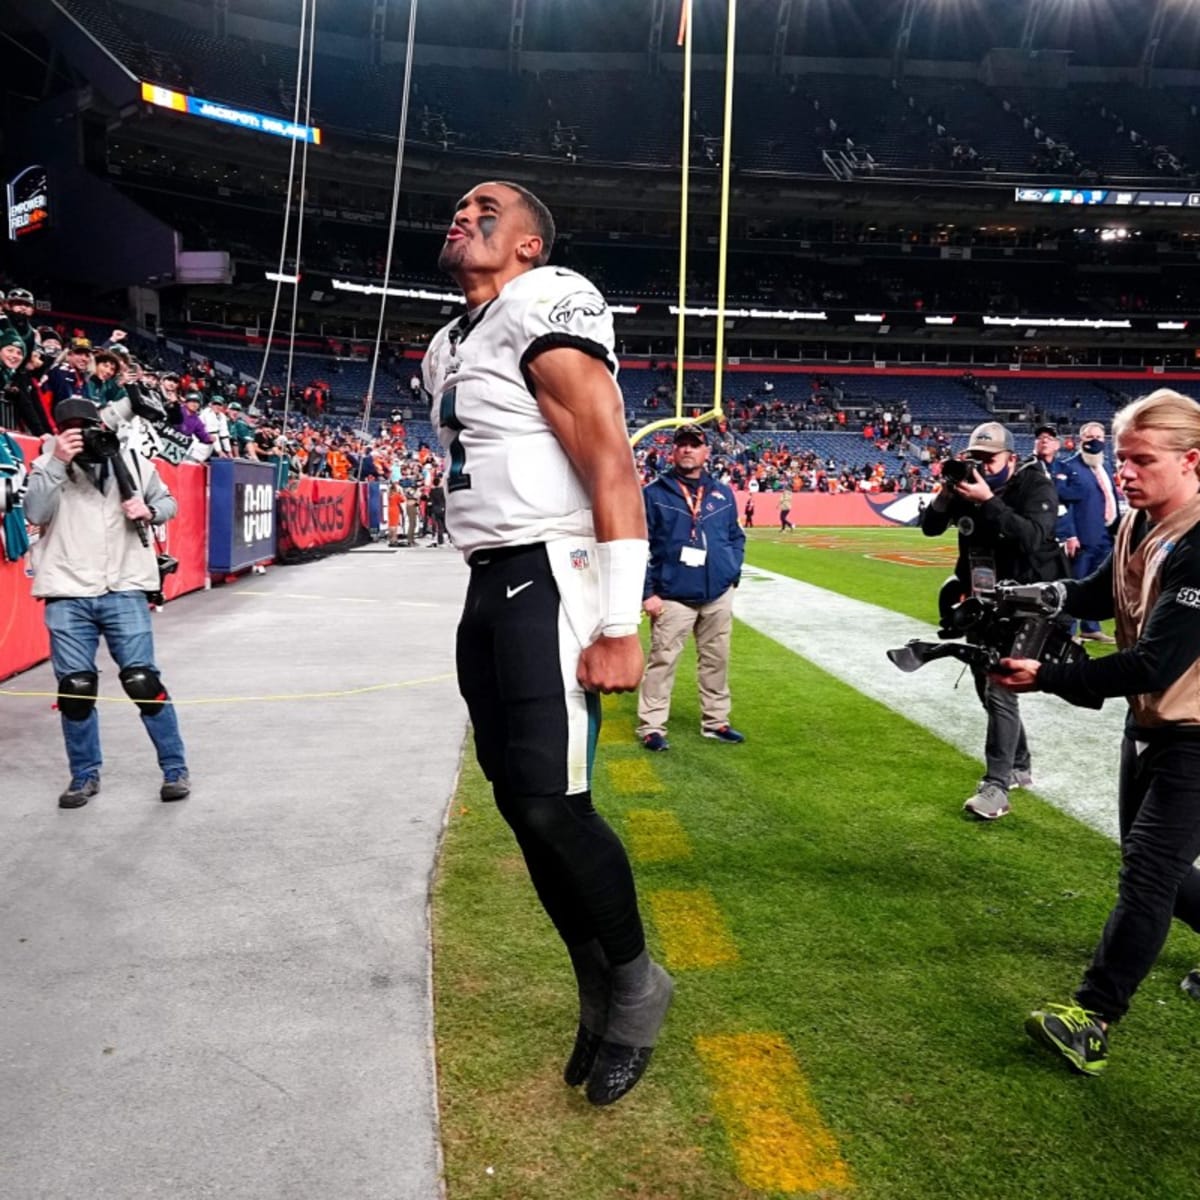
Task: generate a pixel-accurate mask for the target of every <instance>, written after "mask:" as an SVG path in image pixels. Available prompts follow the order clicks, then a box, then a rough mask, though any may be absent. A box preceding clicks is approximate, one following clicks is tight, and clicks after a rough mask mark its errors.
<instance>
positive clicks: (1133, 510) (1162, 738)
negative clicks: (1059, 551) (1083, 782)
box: [992, 388, 1200, 1075]
mask: <svg viewBox="0 0 1200 1200" xmlns="http://www.w3.org/2000/svg"><path fill="white" fill-rule="evenodd" d="M1113 433H1114V435H1115V437H1116V442H1117V459H1118V463H1119V466H1118V470H1117V479H1118V481H1119V482H1120V484H1121V487H1122V489H1123V491H1124V493H1125V498H1126V500H1127V501H1128V503H1129V509H1130V511H1128V512H1127V513H1126V514H1125V515H1124V516H1123V517H1122V518H1121V522H1120V525H1119V527H1118V531H1117V537H1116V544H1115V546H1114V548H1113V552H1112V554H1111V555H1110V556H1109V558H1108V559H1107V560H1106V561H1105V562H1104V564H1103V565H1102V566H1101V567H1100V568H1099V569H1098V570H1097V571H1095V572H1094V573H1093V574H1092V575H1089V576H1088V577H1087V578H1086V579H1082V580H1071V581H1068V582H1064V583H1062V584H1060V585H1059V586H1060V588H1061V589H1062V591H1063V596H1064V607H1065V609H1066V611H1067V612H1069V613H1070V614H1071V615H1072V616H1076V617H1081V618H1089V617H1091V618H1094V619H1103V618H1106V617H1113V616H1115V617H1116V621H1117V646H1118V652H1117V653H1115V654H1112V655H1110V656H1108V657H1106V658H1096V659H1084V660H1082V661H1080V662H1078V663H1075V664H1074V665H1061V664H1059V665H1056V664H1046V663H1043V664H1040V665H1039V664H1038V663H1037V662H1033V661H1030V660H1028V659H1023V658H1006V659H1003V660H1002V661H1001V664H1000V665H1001V668H1002V670H1003V671H1004V672H1005V673H1004V674H997V675H995V676H993V679H992V682H993V684H994V685H995V686H997V687H999V688H1003V689H1005V690H1006V691H1008V692H1010V693H1013V694H1015V693H1017V692H1028V691H1043V692H1050V693H1051V694H1053V695H1056V696H1060V697H1061V698H1062V699H1064V700H1067V701H1068V702H1070V703H1072V704H1090V705H1091V706H1092V707H1094V706H1095V704H1096V702H1097V701H1098V700H1100V699H1102V698H1104V697H1115V696H1124V697H1126V698H1127V700H1128V703H1129V712H1128V715H1127V718H1126V725H1125V737H1124V741H1123V743H1122V746H1121V761H1120V777H1119V802H1118V804H1119V825H1120V833H1121V858H1122V866H1121V872H1120V876H1119V883H1118V888H1117V902H1116V905H1115V907H1114V908H1113V910H1112V913H1111V914H1110V915H1109V918H1108V922H1107V924H1106V925H1105V927H1104V932H1103V934H1102V936H1101V939H1100V944H1099V946H1098V947H1097V948H1096V951H1095V953H1094V955H1093V957H1092V961H1091V965H1090V966H1089V967H1088V969H1087V971H1086V972H1085V973H1084V977H1083V982H1082V984H1081V985H1080V986H1079V988H1078V990H1077V991H1076V993H1075V1003H1074V1004H1071V1005H1065V1006H1060V1005H1049V1006H1048V1011H1044V1012H1035V1013H1033V1014H1032V1015H1031V1016H1030V1017H1029V1019H1028V1020H1027V1021H1026V1023H1025V1028H1026V1030H1027V1031H1028V1032H1029V1034H1030V1036H1032V1037H1033V1038H1035V1039H1036V1040H1037V1041H1039V1042H1041V1043H1042V1044H1043V1045H1045V1046H1047V1047H1049V1048H1050V1049H1051V1050H1053V1051H1054V1052H1056V1053H1058V1054H1061V1055H1062V1056H1063V1057H1064V1058H1065V1059H1066V1060H1067V1061H1068V1063H1070V1065H1071V1066H1072V1068H1074V1069H1075V1070H1076V1071H1079V1072H1081V1073H1084V1074H1089V1075H1095V1074H1098V1073H1099V1072H1100V1071H1101V1070H1103V1068H1104V1066H1105V1064H1106V1062H1107V1055H1108V1043H1107V1037H1106V1033H1107V1030H1108V1026H1109V1025H1110V1024H1111V1023H1112V1022H1113V1021H1117V1020H1120V1018H1121V1017H1123V1016H1124V1015H1125V1013H1126V1011H1127V1010H1128V1008H1129V1003H1130V1000H1131V998H1132V996H1133V993H1134V992H1135V991H1136V990H1137V988H1138V986H1139V984H1140V983H1141V982H1142V980H1143V979H1145V977H1146V975H1147V974H1148V973H1149V971H1150V968H1151V967H1152V966H1153V965H1154V961H1155V959H1157V957H1158V954H1159V951H1160V950H1161V949H1162V947H1163V943H1164V942H1165V941H1166V939H1167V933H1168V930H1169V928H1170V925H1171V917H1172V916H1173V915H1174V916H1176V917H1178V918H1179V919H1180V920H1181V921H1183V922H1184V923H1185V924H1187V925H1189V926H1191V928H1192V929H1195V930H1197V931H1200V870H1197V869H1196V866H1195V865H1194V864H1195V862H1196V859H1197V858H1198V857H1200V406H1198V405H1197V404H1196V403H1195V401H1193V400H1190V399H1189V398H1188V397H1186V396H1182V395H1180V394H1179V393H1178V392H1173V391H1171V390H1169V389H1166V388H1163V389H1160V390H1159V391H1156V392H1152V393H1151V394H1150V395H1149V396H1144V397H1142V398H1141V399H1140V400H1136V401H1134V402H1133V403H1132V404H1130V405H1128V406H1127V407H1126V408H1124V409H1122V410H1121V411H1120V412H1119V413H1117V415H1116V417H1115V419H1114V421H1113ZM1197 984H1200V974H1198V973H1197V972H1196V971H1193V972H1191V973H1190V974H1189V975H1188V978H1187V979H1186V980H1184V988H1185V990H1188V991H1189V992H1192V994H1193V995H1195V994H1196V992H1195V991H1194V990H1193V988H1195V987H1196V985H1197Z"/></svg>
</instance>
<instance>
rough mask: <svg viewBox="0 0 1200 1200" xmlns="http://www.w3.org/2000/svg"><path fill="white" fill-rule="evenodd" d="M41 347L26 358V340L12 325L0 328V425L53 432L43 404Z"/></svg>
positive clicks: (30, 430)
mask: <svg viewBox="0 0 1200 1200" xmlns="http://www.w3.org/2000/svg"><path fill="white" fill-rule="evenodd" d="M41 364H42V358H41V349H40V347H37V346H35V347H34V349H33V352H32V353H30V354H29V355H28V357H26V352H25V342H24V341H23V340H22V338H21V335H20V334H19V333H18V332H17V331H16V330H15V329H13V328H12V327H10V326H5V327H0V394H2V396H3V402H4V403H3V413H2V415H0V428H8V429H20V430H23V431H24V432H25V433H29V434H32V435H33V436H35V437H40V436H41V435H42V434H46V433H50V432H52V425H51V422H50V420H49V418H48V417H47V415H46V410H45V408H44V407H43V403H42V394H41V388H40V380H41V379H42V377H43V372H42V370H41Z"/></svg>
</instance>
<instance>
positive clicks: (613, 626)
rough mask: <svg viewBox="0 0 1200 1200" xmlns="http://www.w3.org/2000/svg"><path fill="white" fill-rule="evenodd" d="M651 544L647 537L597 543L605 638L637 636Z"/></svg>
mask: <svg viewBox="0 0 1200 1200" xmlns="http://www.w3.org/2000/svg"><path fill="white" fill-rule="evenodd" d="M649 557H650V544H649V542H647V541H646V540H645V539H644V538H622V539H621V540H620V541H617V542H597V543H596V561H597V563H599V566H600V632H601V633H602V634H603V635H604V636H605V637H614V638H615V637H629V635H630V634H633V633H637V627H638V621H639V620H640V619H641V614H642V591H643V589H644V588H645V585H646V562H647V560H648V559H649Z"/></svg>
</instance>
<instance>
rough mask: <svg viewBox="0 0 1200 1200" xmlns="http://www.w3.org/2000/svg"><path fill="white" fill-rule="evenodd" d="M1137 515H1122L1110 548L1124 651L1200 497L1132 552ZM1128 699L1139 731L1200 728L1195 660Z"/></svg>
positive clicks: (1197, 516)
mask: <svg viewBox="0 0 1200 1200" xmlns="http://www.w3.org/2000/svg"><path fill="white" fill-rule="evenodd" d="M1138 515H1139V514H1138V513H1136V512H1128V513H1126V514H1125V517H1124V519H1123V520H1122V521H1121V526H1120V528H1119V529H1118V531H1117V542H1116V545H1115V546H1114V547H1113V601H1114V611H1115V612H1116V615H1117V646H1118V647H1119V648H1120V649H1121V650H1127V649H1129V647H1130V646H1132V645H1133V644H1134V643H1135V642H1136V641H1137V640H1138V638H1139V637H1140V636H1141V633H1142V629H1143V627H1144V626H1145V623H1146V621H1147V620H1148V619H1149V616H1150V614H1151V613H1152V612H1153V611H1154V606H1155V604H1156V603H1157V602H1158V596H1159V591H1160V588H1161V584H1162V568H1163V564H1164V562H1165V561H1166V558H1167V555H1168V554H1170V553H1171V551H1172V550H1173V549H1174V548H1175V546H1176V545H1177V544H1178V542H1179V540H1180V539H1181V538H1182V537H1184V536H1185V535H1186V534H1187V533H1188V531H1189V530H1191V529H1192V528H1193V526H1195V525H1196V524H1197V523H1200V495H1197V496H1196V497H1195V499H1193V500H1189V501H1188V503H1187V504H1185V505H1184V506H1183V507H1182V508H1180V509H1177V510H1176V511H1175V512H1173V513H1172V514H1171V515H1170V516H1169V517H1167V518H1166V519H1165V520H1163V521H1160V522H1159V523H1158V524H1157V525H1155V526H1154V528H1153V529H1151V530H1150V532H1149V533H1148V534H1147V535H1146V536H1145V537H1144V538H1143V539H1142V541H1141V544H1140V545H1139V546H1138V547H1137V549H1136V550H1134V549H1131V546H1132V543H1133V527H1134V524H1135V522H1136V521H1137V518H1138ZM1128 700H1129V709H1130V714H1131V716H1132V718H1133V723H1134V724H1135V725H1139V726H1141V727H1142V728H1152V727H1154V726H1156V725H1200V659H1197V660H1196V661H1195V662H1194V663H1192V665H1191V666H1190V667H1188V669H1187V670H1186V671H1184V673H1183V674H1182V675H1181V676H1180V677H1179V678H1178V679H1177V680H1175V682H1174V683H1173V684H1171V686H1170V687H1169V688H1167V689H1166V691H1163V692H1150V693H1147V694H1145V695H1141V696H1130V697H1128Z"/></svg>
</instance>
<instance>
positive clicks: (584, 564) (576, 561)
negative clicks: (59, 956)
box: [571, 550, 588, 571]
mask: <svg viewBox="0 0 1200 1200" xmlns="http://www.w3.org/2000/svg"><path fill="white" fill-rule="evenodd" d="M571 566H572V567H574V568H575V570H576V571H586V570H587V569H588V552H587V551H586V550H572V551H571Z"/></svg>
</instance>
